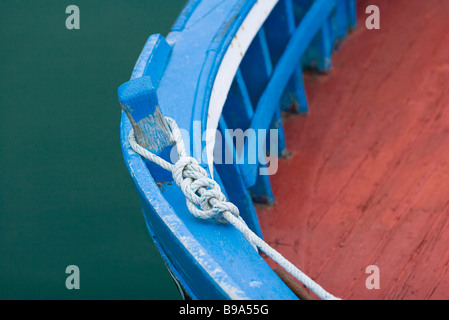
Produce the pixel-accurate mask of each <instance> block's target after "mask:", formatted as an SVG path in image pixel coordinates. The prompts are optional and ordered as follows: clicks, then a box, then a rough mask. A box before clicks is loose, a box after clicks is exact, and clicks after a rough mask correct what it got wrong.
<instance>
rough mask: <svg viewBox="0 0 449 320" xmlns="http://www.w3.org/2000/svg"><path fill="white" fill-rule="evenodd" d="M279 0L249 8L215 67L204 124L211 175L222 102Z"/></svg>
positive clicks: (264, 0)
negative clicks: (258, 33) (216, 68)
mask: <svg viewBox="0 0 449 320" xmlns="http://www.w3.org/2000/svg"><path fill="white" fill-rule="evenodd" d="M278 1H279V0H258V1H257V2H256V3H255V4H254V6H253V8H252V9H251V10H250V12H249V13H248V15H247V16H246V18H245V20H244V21H243V23H242V25H241V26H240V28H239V30H238V31H237V33H236V35H235V37H234V39H233V40H232V41H231V44H230V45H229V47H228V50H227V51H226V53H225V55H224V57H223V60H222V62H221V65H220V68H219V69H218V72H217V76H216V78H215V82H214V85H213V87H212V94H211V97H210V101H209V109H208V113H207V126H206V130H207V131H206V153H207V159H208V165H209V170H210V172H211V175H212V178H213V152H214V146H215V132H216V130H217V127H218V121H219V120H220V116H221V112H222V110H223V106H224V103H225V101H226V98H227V96H228V92H229V89H230V88H231V84H232V80H233V79H234V76H235V74H236V72H237V69H238V67H239V65H240V62H241V61H242V59H243V56H244V55H245V53H246V50H248V47H249V45H250V44H251V42H252V41H253V39H254V37H255V36H256V34H257V32H258V31H259V29H260V28H261V27H262V25H263V23H264V22H265V20H266V19H267V17H268V16H269V14H270V13H271V11H272V10H273V8H274V6H275V5H276V4H277V2H278Z"/></svg>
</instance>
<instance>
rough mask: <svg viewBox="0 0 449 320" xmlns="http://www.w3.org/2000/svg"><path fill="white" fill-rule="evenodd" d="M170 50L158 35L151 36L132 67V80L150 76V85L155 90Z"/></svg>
mask: <svg viewBox="0 0 449 320" xmlns="http://www.w3.org/2000/svg"><path fill="white" fill-rule="evenodd" d="M171 49H172V48H171V46H170V45H169V44H168V43H167V41H166V40H165V38H164V37H163V36H161V35H160V34H153V35H151V36H150V37H149V38H148V40H147V42H146V43H145V46H144V47H143V49H142V53H141V54H140V56H139V59H138V61H137V63H136V65H135V67H134V70H133V73H132V78H133V79H135V78H140V77H143V76H151V82H152V85H153V87H154V88H155V89H157V87H158V86H159V81H160V79H161V77H162V74H163V73H164V70H165V67H166V64H167V61H168V57H169V56H170V53H171Z"/></svg>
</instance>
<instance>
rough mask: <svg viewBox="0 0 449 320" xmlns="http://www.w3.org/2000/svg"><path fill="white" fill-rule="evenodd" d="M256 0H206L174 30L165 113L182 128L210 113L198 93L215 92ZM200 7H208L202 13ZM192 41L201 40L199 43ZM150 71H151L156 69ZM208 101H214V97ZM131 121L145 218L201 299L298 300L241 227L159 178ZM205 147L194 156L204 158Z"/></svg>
mask: <svg viewBox="0 0 449 320" xmlns="http://www.w3.org/2000/svg"><path fill="white" fill-rule="evenodd" d="M253 3H254V2H252V3H251V2H250V1H237V0H236V1H226V2H220V1H207V2H205V1H202V2H200V3H198V4H197V6H196V8H195V9H194V10H193V12H190V13H189V15H188V18H186V17H184V19H186V20H185V21H183V22H182V24H181V25H182V28H181V27H179V26H178V30H175V31H174V32H173V33H170V34H169V35H168V36H167V43H169V44H170V46H171V48H172V51H171V53H170V56H169V59H168V63H167V65H166V67H165V69H164V70H163V75H162V77H161V79H160V81H159V86H158V89H157V96H158V98H159V106H160V109H161V111H162V113H163V114H164V115H165V116H171V117H172V118H174V119H175V121H176V122H177V123H178V125H179V126H180V128H181V129H184V130H187V131H188V132H190V133H192V132H191V129H192V126H193V121H195V120H202V119H203V118H204V117H205V116H206V115H205V111H206V110H205V109H204V108H203V107H201V108H200V109H201V110H199V109H197V108H195V107H192V106H194V105H195V101H196V103H201V104H202V101H200V99H196V98H195V96H196V95H200V96H201V97H204V96H208V95H204V93H205V92H210V85H211V83H212V80H213V74H214V72H216V70H217V67H218V65H219V61H220V59H221V58H222V56H223V54H224V53H225V50H224V48H225V47H224V44H225V43H229V42H230V40H231V39H232V38H233V33H232V30H234V31H236V30H237V29H238V25H239V23H241V21H242V19H243V18H244V17H245V15H246V14H247V12H248V10H249V9H250V8H251V7H252V5H253ZM197 10H199V11H198V12H202V13H206V12H208V14H206V15H204V14H199V13H197ZM192 19H194V20H192ZM234 23H235V25H234ZM180 29H182V30H180ZM228 30H230V32H229V33H228V32H227V31H228ZM218 35H219V36H218ZM219 38H220V39H221V40H218V39H219ZM195 39H196V40H195ZM192 41H193V42H194V43H196V44H197V45H196V46H192V45H191V44H192ZM210 48H215V49H216V50H212V51H211V50H209V49H210ZM220 48H223V50H221V49H220ZM148 75H150V76H151V69H149V74H148ZM202 79H203V80H204V81H203V80H202ZM173 84H176V89H174V88H173ZM201 99H203V98H201ZM206 100H207V99H206ZM206 100H204V101H206ZM204 101H203V102H204ZM204 103H206V104H205V105H207V101H206V102H204ZM130 128H131V125H130V122H129V120H127V118H126V117H122V126H121V132H122V150H123V154H124V158H125V162H126V163H127V166H128V169H129V171H130V173H131V177H132V178H133V181H134V183H135V185H136V189H137V191H138V194H139V198H140V200H141V202H142V207H143V209H144V214H145V218H146V220H147V223H148V226H149V228H150V229H151V232H152V234H153V237H154V238H155V239H157V241H158V244H159V247H160V248H161V249H160V250H161V252H163V253H164V255H165V257H167V260H169V263H167V265H168V266H169V267H170V268H171V269H172V270H174V271H175V272H173V274H175V275H176V277H177V278H178V280H179V282H180V283H181V285H182V286H183V287H185V288H188V290H187V291H188V292H189V293H190V295H191V296H192V297H193V298H195V299H229V298H250V299H296V297H295V296H294V295H293V293H292V292H291V291H290V290H289V289H288V288H287V287H286V286H285V284H284V283H283V282H282V281H281V280H280V279H279V277H277V275H276V274H275V273H274V272H273V271H272V270H271V269H270V268H269V267H268V265H267V264H266V263H265V261H264V260H263V259H262V258H261V256H260V255H259V254H258V253H257V252H256V251H255V250H254V249H253V248H252V246H250V245H249V243H248V242H247V241H246V239H245V238H244V237H243V236H242V235H241V234H240V233H239V232H238V231H237V230H235V229H234V228H233V227H231V226H227V225H221V224H218V223H215V222H205V221H199V219H196V218H194V217H193V216H192V215H191V214H190V213H189V212H188V210H187V208H186V205H185V201H184V199H183V195H182V194H181V193H180V190H179V188H178V187H177V186H174V185H173V184H172V183H167V184H163V185H162V186H161V188H159V187H158V186H157V185H156V183H155V181H154V177H153V175H152V173H151V172H150V171H149V170H147V168H146V166H145V165H144V162H143V160H142V159H141V158H140V156H137V155H136V154H135V153H134V152H133V151H132V150H130V148H129V143H128V142H127V134H128V132H129V130H130ZM192 149H194V148H192ZM201 150H202V148H199V150H196V151H197V153H195V152H194V155H195V156H196V157H198V151H201ZM199 158H201V157H199ZM200 160H202V159H200Z"/></svg>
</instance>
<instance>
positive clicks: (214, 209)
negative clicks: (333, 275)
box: [129, 117, 340, 300]
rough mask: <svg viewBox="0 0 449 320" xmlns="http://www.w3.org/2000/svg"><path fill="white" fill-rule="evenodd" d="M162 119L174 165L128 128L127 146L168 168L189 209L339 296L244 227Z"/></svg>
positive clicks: (326, 295) (175, 130) (307, 283)
mask: <svg viewBox="0 0 449 320" xmlns="http://www.w3.org/2000/svg"><path fill="white" fill-rule="evenodd" d="M165 119H166V121H167V123H168V126H169V127H170V129H171V140H172V142H173V144H175V145H176V148H177V150H178V154H179V160H178V161H177V162H176V163H175V164H174V165H173V164H171V163H169V162H167V161H165V160H164V159H162V158H160V157H158V156H156V155H155V154H154V153H152V152H150V151H148V150H146V149H145V148H143V147H142V146H140V145H139V144H138V143H137V141H136V138H135V136H134V131H133V130H132V129H131V132H130V133H129V143H130V145H131V148H132V149H133V150H134V151H135V152H137V153H138V154H140V155H141V156H142V157H144V158H146V159H148V160H150V161H152V162H154V163H156V164H157V165H159V166H161V167H162V168H164V169H166V170H168V171H171V172H172V174H173V180H174V181H175V183H176V184H177V185H178V186H179V187H180V188H181V190H182V192H183V193H184V195H185V196H186V203H187V208H188V209H189V211H190V212H191V213H192V214H193V215H194V216H195V217H198V218H201V219H215V220H217V221H218V222H221V223H230V224H232V225H233V226H234V227H235V228H236V229H237V230H239V231H240V232H241V233H242V234H243V235H244V236H245V238H246V239H248V241H249V242H250V243H251V244H252V245H253V246H254V247H257V248H259V249H260V250H261V251H263V252H264V253H265V254H266V255H267V256H269V257H270V258H272V259H273V260H274V261H275V262H277V263H278V264H279V265H280V266H281V267H283V268H284V269H285V270H286V271H287V272H288V273H290V274H291V275H292V276H293V277H295V278H296V279H297V280H299V281H300V282H301V283H303V284H304V285H305V286H306V287H308V288H309V289H310V290H312V291H313V292H314V293H315V294H316V295H317V296H318V297H320V298H321V299H324V300H340V299H339V298H337V297H335V296H333V295H332V294H330V293H328V292H327V291H326V290H324V289H323V288H322V287H321V286H320V285H319V284H317V283H316V282H314V281H313V280H312V279H311V278H309V277H308V276H307V275H306V274H304V273H303V272H302V271H301V270H299V269H298V268H297V267H296V266H295V265H293V264H292V263H291V262H290V261H288V260H287V259H285V258H284V257H283V256H282V255H281V254H280V253H279V252H277V251H276V250H274V249H273V248H271V247H270V246H269V245H268V244H267V243H266V242H265V241H263V240H262V239H261V238H259V237H258V236H257V235H256V234H255V233H254V232H252V231H251V229H250V228H248V226H247V225H246V223H245V221H244V220H243V219H242V218H241V217H240V215H239V209H238V208H237V207H236V206H235V205H234V204H232V203H231V202H227V201H226V197H225V195H224V194H223V192H222V191H221V189H220V186H219V185H218V184H217V183H216V182H215V181H214V180H212V179H210V178H209V177H208V174H207V172H206V170H204V168H202V167H201V166H200V165H199V164H198V161H197V160H196V159H195V158H192V157H188V156H186V153H185V147H184V141H183V139H182V137H181V133H180V131H179V128H178V126H177V125H176V122H175V121H174V120H173V119H171V118H169V117H165Z"/></svg>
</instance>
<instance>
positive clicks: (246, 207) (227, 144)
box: [215, 116, 263, 238]
mask: <svg viewBox="0 0 449 320" xmlns="http://www.w3.org/2000/svg"><path fill="white" fill-rule="evenodd" d="M227 129H228V126H227V124H226V120H225V118H224V117H223V116H222V117H221V118H220V122H219V123H218V130H219V131H220V132H221V135H222V138H223V139H222V140H223V143H222V151H221V154H222V155H223V157H222V161H221V163H219V164H218V163H215V168H216V169H217V173H218V176H220V177H221V180H222V181H223V186H224V187H225V189H226V190H228V195H229V196H228V199H229V201H231V202H232V203H234V204H235V205H236V206H237V207H238V208H239V211H240V216H241V217H242V218H243V220H245V222H246V224H247V225H248V227H249V228H250V229H251V230H252V231H253V232H254V233H256V234H257V235H258V236H259V237H261V238H263V234H262V229H261V228H260V224H259V219H258V218H257V213H256V210H255V208H254V205H253V202H252V198H251V195H250V193H249V192H248V190H247V187H246V185H245V181H244V179H243V175H242V174H241V172H240V166H239V165H237V157H236V151H235V146H234V144H233V143H232V140H231V137H230V136H229V131H227ZM227 155H230V156H231V159H225V156H227Z"/></svg>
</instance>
